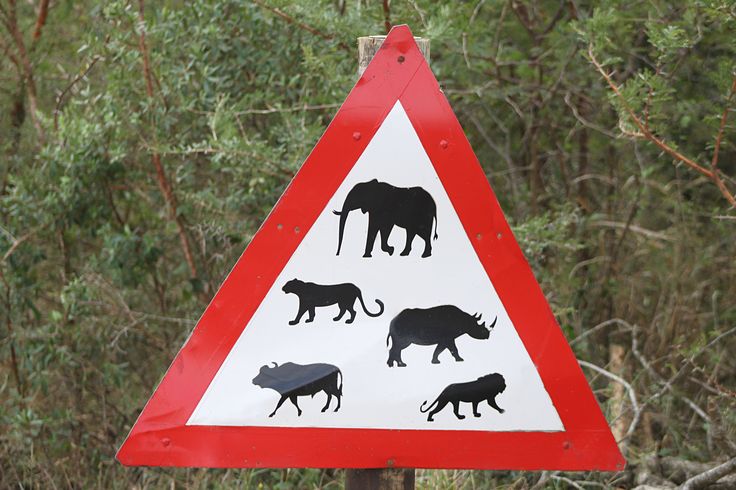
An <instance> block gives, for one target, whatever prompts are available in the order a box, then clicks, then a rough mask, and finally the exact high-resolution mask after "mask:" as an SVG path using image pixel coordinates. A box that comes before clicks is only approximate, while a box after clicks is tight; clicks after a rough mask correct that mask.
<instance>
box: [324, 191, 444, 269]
mask: <svg viewBox="0 0 736 490" xmlns="http://www.w3.org/2000/svg"><path fill="white" fill-rule="evenodd" d="M355 209H360V210H361V211H362V212H363V213H368V233H367V235H366V240H365V253H364V254H363V257H371V253H372V252H373V245H374V244H375V242H376V236H377V235H378V234H379V233H380V234H381V250H383V251H384V252H386V253H388V254H389V255H392V254H393V253H394V247H392V246H391V245H389V244H388V237H389V235H390V234H391V230H393V228H394V226H398V227H399V228H404V229H405V230H406V245H405V246H404V250H402V251H401V255H402V256H406V255H409V252H411V243H412V241H413V240H414V237H415V236H417V235H419V236H420V237H421V238H422V239H423V240H424V252H423V253H422V257H429V256H430V255H432V238H434V239H435V240H436V239H437V205H436V204H435V202H434V199H433V198H432V196H431V195H430V194H429V192H427V191H425V190H424V189H422V188H421V187H394V186H392V185H391V184H387V183H385V182H379V181H378V180H376V179H373V180H371V181H369V182H361V183H359V184H355V186H353V188H352V189H351V190H350V192H348V195H347V197H346V198H345V202H344V203H343V206H342V210H340V211H333V213H335V214H336V215H338V216H340V231H339V237H338V242H337V255H340V248H341V247H342V239H343V235H344V232H345V223H346V221H347V219H348V214H350V212H351V211H353V210H355ZM433 225H434V237H433V236H432V226H433Z"/></svg>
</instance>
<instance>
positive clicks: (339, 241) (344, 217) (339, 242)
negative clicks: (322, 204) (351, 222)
mask: <svg viewBox="0 0 736 490" xmlns="http://www.w3.org/2000/svg"><path fill="white" fill-rule="evenodd" d="M333 212H334V213H335V214H337V215H339V216H340V231H339V233H338V236H337V255H340V248H341V247H342V236H343V233H344V232H345V222H346V221H347V220H348V213H349V212H350V211H349V210H347V209H343V210H342V211H340V212H338V211H333Z"/></svg>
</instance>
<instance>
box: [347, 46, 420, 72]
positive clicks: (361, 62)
mask: <svg viewBox="0 0 736 490" xmlns="http://www.w3.org/2000/svg"><path fill="white" fill-rule="evenodd" d="M385 39H386V36H362V37H359V38H358V75H362V74H363V72H364V71H365V69H366V68H367V67H368V63H370V62H371V60H372V59H373V56H374V55H375V54H376V52H378V50H379V48H380V47H381V44H383V41H384V40H385ZM414 40H415V41H416V43H417V46H419V51H421V52H422V54H423V55H424V59H426V60H427V63H429V39H426V38H423V37H415V38H414Z"/></svg>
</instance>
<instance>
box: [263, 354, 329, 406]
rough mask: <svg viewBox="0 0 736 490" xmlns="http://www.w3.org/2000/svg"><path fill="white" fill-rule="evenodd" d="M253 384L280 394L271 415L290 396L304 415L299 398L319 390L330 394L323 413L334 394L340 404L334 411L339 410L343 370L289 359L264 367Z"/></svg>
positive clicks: (314, 393) (327, 365)
mask: <svg viewBox="0 0 736 490" xmlns="http://www.w3.org/2000/svg"><path fill="white" fill-rule="evenodd" d="M338 383H339V384H338ZM253 384H254V385H256V386H260V387H261V388H271V389H272V390H275V391H277V392H278V393H279V394H280V395H281V398H280V399H279V402H278V403H277V404H276V408H274V409H273V412H271V414H270V415H269V417H273V416H274V415H275V414H276V411H277V410H278V409H279V407H281V405H282V404H283V403H284V402H285V401H286V399H287V398H288V399H289V400H291V403H293V404H294V406H295V407H296V410H297V414H298V415H299V416H301V414H302V409H301V408H299V404H298V403H297V398H298V397H300V396H308V395H311V396H312V397H314V395H316V394H317V393H319V392H320V391H324V392H325V393H326V394H327V403H325V406H324V407H322V411H323V412H324V411H326V410H327V409H328V408H329V406H330V402H331V401H332V397H333V396H335V397H336V398H337V407H335V410H334V411H335V412H337V411H338V410H339V409H340V397H341V396H342V372H341V371H340V369H339V368H338V367H337V366H333V365H331V364H306V365H301V364H295V363H293V362H287V363H284V364H282V365H281V366H279V365H278V364H276V363H275V362H274V363H273V366H263V367H261V369H260V371H259V372H258V376H256V377H255V378H253Z"/></svg>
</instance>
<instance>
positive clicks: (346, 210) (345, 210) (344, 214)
mask: <svg viewBox="0 0 736 490" xmlns="http://www.w3.org/2000/svg"><path fill="white" fill-rule="evenodd" d="M353 191H354V189H353ZM353 191H351V192H350V193H348V197H347V198H345V202H344V203H343V205H342V211H332V212H333V213H335V214H336V215H338V216H339V217H340V229H339V232H338V235H337V254H336V255H340V249H341V248H342V238H343V235H344V233H345V223H346V222H347V220H348V214H350V211H352V210H354V209H358V208H359V207H360V206H359V205H357V204H356V203H355V202H354V201H355V198H354V196H353Z"/></svg>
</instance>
